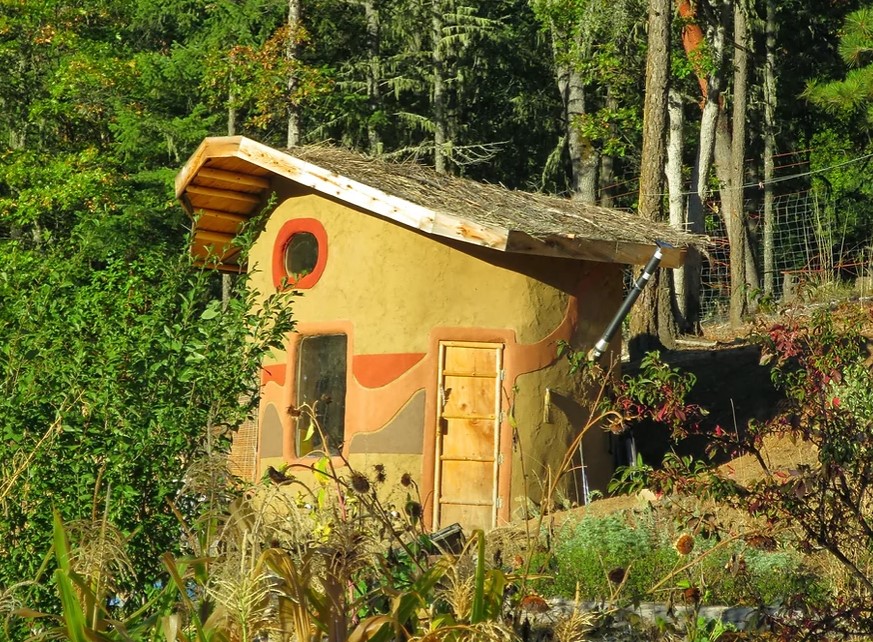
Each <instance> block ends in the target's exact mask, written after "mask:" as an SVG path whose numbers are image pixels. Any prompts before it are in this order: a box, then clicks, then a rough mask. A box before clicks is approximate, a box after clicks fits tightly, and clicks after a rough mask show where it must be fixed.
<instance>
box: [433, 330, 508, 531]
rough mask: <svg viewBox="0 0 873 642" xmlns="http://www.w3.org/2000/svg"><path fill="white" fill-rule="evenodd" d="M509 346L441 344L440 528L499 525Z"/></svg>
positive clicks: (437, 487)
mask: <svg viewBox="0 0 873 642" xmlns="http://www.w3.org/2000/svg"><path fill="white" fill-rule="evenodd" d="M502 369H503V345H502V344H496V343H467V342H455V341H444V342H441V343H440V358H439V381H438V386H439V387H438V390H439V395H438V397H439V399H438V402H437V403H438V407H437V421H438V425H437V431H436V432H437V437H436V438H437V443H436V471H435V481H436V484H435V491H436V501H435V502H434V524H435V525H436V527H437V528H440V527H443V526H448V525H449V524H454V523H455V522H459V523H460V524H461V525H462V526H463V527H464V528H465V529H468V530H469V529H474V528H484V529H488V528H492V527H493V526H494V525H495V523H496V517H497V507H498V495H497V471H498V467H499V465H500V458H499V452H500V444H499V436H500V403H501V395H500V390H501V372H502Z"/></svg>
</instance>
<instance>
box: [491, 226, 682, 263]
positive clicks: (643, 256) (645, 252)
mask: <svg viewBox="0 0 873 642" xmlns="http://www.w3.org/2000/svg"><path fill="white" fill-rule="evenodd" d="M656 249H657V246H656V245H655V244H654V243H652V244H648V243H629V242H625V241H601V240H597V239H588V238H581V237H575V238H571V237H568V236H561V235H557V234H556V235H553V236H550V237H548V238H546V239H543V240H540V239H536V238H533V237H532V236H530V235H529V234H526V233H524V232H510V234H509V242H508V243H507V247H506V251H507V252H515V253H518V254H537V255H540V256H554V257H558V258H569V259H582V260H586V261H600V262H605V263H625V264H628V265H645V264H646V263H648V261H649V259H650V258H652V255H653V254H654V253H655V250H656ZM661 254H662V255H663V257H662V258H661V267H665V268H677V267H681V266H682V265H683V264H684V263H685V256H686V254H687V250H686V249H685V248H675V247H662V248H661Z"/></svg>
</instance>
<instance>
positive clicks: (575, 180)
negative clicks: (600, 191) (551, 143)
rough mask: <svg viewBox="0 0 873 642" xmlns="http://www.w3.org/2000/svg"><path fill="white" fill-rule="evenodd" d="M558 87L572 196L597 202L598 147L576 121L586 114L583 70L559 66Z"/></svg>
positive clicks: (583, 200)
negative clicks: (568, 156) (568, 157)
mask: <svg viewBox="0 0 873 642" xmlns="http://www.w3.org/2000/svg"><path fill="white" fill-rule="evenodd" d="M558 89H559V90H560V92H561V97H562V99H563V102H564V121H565V123H566V128H567V151H568V152H569V154H570V171H571V187H572V190H573V198H574V199H578V200H580V201H582V202H583V203H596V202H597V150H596V149H595V148H594V145H592V144H591V141H590V140H588V139H587V138H586V137H584V136H583V135H582V131H581V129H580V127H579V121H580V119H581V118H582V117H583V116H584V115H585V82H584V80H583V78H582V74H581V73H580V72H579V71H578V70H577V69H574V68H573V66H572V65H570V66H565V67H564V68H563V69H560V70H559V72H558Z"/></svg>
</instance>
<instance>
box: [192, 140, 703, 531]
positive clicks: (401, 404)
mask: <svg viewBox="0 0 873 642" xmlns="http://www.w3.org/2000/svg"><path fill="white" fill-rule="evenodd" d="M176 191H177V196H178V197H179V198H180V199H181V201H182V203H183V204H184V206H185V208H186V210H187V211H188V212H189V213H191V214H192V215H194V214H197V217H196V224H195V235H194V239H195V240H194V245H193V247H192V252H194V253H195V255H197V256H198V257H200V258H201V259H203V260H204V261H206V260H207V258H208V257H210V256H212V257H215V256H217V257H220V258H219V265H218V267H219V268H221V269H224V270H248V271H249V272H250V274H251V276H252V278H253V283H254V285H255V286H256V287H257V288H258V290H259V291H262V292H264V293H267V292H270V291H275V289H276V288H278V287H282V286H283V283H288V282H290V283H292V284H293V287H294V288H295V289H296V290H299V291H300V292H302V296H300V297H299V298H298V299H297V300H296V301H295V304H294V305H295V318H296V319H297V332H295V333H294V334H293V335H291V336H289V337H288V340H287V345H286V349H285V350H284V351H283V352H282V353H281V354H276V355H274V358H273V360H271V361H270V362H269V363H265V364H264V367H263V374H262V383H263V389H262V400H261V404H260V410H259V416H258V421H257V422H256V423H255V424H254V425H253V427H251V428H250V429H248V430H249V432H248V433H246V432H241V433H240V434H239V435H238V437H237V443H236V446H235V451H234V452H235V455H234V456H235V457H237V458H238V459H239V463H241V464H244V465H245V466H247V467H248V470H249V472H250V474H251V475H252V477H253V478H259V477H260V476H261V475H263V474H264V471H265V470H266V469H267V467H268V466H274V467H276V468H279V466H281V465H285V464H295V463H303V464H306V463H307V462H311V461H312V453H315V452H327V453H330V454H333V455H339V454H342V455H343V456H344V458H345V459H346V460H348V461H349V462H350V464H351V465H352V466H353V467H355V468H356V469H358V470H361V471H362V472H366V471H368V470H372V467H373V466H374V465H377V464H379V465H381V466H383V467H384V469H385V470H386V471H387V474H388V476H389V479H388V481H389V483H391V482H397V481H398V480H399V478H400V476H401V475H402V474H404V473H406V474H408V475H409V476H410V477H411V479H412V480H413V481H414V482H415V483H416V484H417V486H418V488H419V490H420V492H421V496H422V498H423V500H424V515H425V519H426V521H427V523H428V524H429V525H430V526H432V527H433V528H439V527H441V526H445V525H448V524H452V523H454V522H460V523H461V524H462V525H463V526H465V527H468V528H473V527H483V528H491V527H494V526H496V525H498V524H501V523H505V522H507V521H509V520H510V519H512V517H513V515H514V514H518V512H519V511H518V510H517V509H520V508H523V507H524V505H525V503H526V502H527V501H528V499H531V500H533V501H538V500H539V498H540V495H541V492H542V484H543V481H542V480H545V479H547V478H548V475H549V474H550V471H551V472H554V471H555V470H556V469H557V467H558V465H559V463H560V461H561V458H562V457H563V456H564V453H565V452H566V450H567V448H568V446H569V445H570V443H571V442H572V441H573V438H574V436H575V435H576V434H577V432H578V430H579V428H580V427H581V426H582V425H583V424H584V422H585V420H586V414H585V410H584V407H585V404H584V401H585V399H586V397H587V395H589V394H590V391H587V390H585V389H584V388H583V387H582V386H581V385H580V383H579V382H578V380H577V379H576V378H574V377H573V376H571V375H570V374H569V371H568V366H567V364H566V363H565V362H564V361H563V360H562V359H559V358H558V355H557V349H558V343H559V342H560V341H566V342H568V343H570V344H571V345H573V346H575V347H577V348H580V349H586V350H587V349H588V348H590V347H591V346H593V345H594V343H595V342H596V341H597V339H598V338H599V337H600V334H601V333H602V332H603V330H604V328H605V327H606V325H607V324H608V323H609V321H610V319H611V318H612V316H613V315H614V314H615V312H616V310H617V309H618V307H619V305H620V303H621V300H622V292H623V286H622V278H623V276H622V275H623V268H624V265H625V264H642V263H645V262H646V261H647V260H648V259H649V257H650V256H651V254H652V253H653V252H654V250H655V241H656V240H663V241H666V242H668V243H670V244H672V245H673V246H674V247H673V248H668V249H665V250H664V251H663V254H664V258H663V262H662V265H665V266H667V267H675V266H677V265H679V264H681V262H682V260H683V256H684V247H685V246H686V244H687V243H689V242H690V241H691V240H692V237H690V236H689V235H686V234H684V233H681V232H677V231H675V230H673V229H671V228H669V227H666V226H661V225H656V224H651V223H647V222H645V221H642V220H641V219H639V218H638V217H634V216H632V215H629V214H627V213H624V212H619V211H615V210H609V209H605V208H601V207H596V206H591V205H583V204H579V203H575V202H572V201H568V200H563V199H559V198H555V197H549V196H544V195H537V194H528V193H523V192H515V191H510V190H506V189H504V188H501V187H498V186H494V185H483V184H480V183H475V182H473V181H469V180H465V179H460V178H457V177H451V176H444V175H438V174H436V173H434V172H433V171H431V170H429V169H426V168H423V167H421V166H418V165H413V164H392V163H386V162H381V161H378V160H374V159H368V158H364V157H362V156H359V155H357V154H353V153H350V152H345V151H341V150H338V149H335V148H329V147H313V148H300V149H295V150H292V151H281V150H276V149H272V148H270V147H267V146H264V145H261V144H259V143H256V142H254V141H252V140H249V139H246V138H241V137H225V138H209V139H206V140H205V141H204V142H203V143H202V144H201V146H200V147H199V149H198V150H197V151H196V152H195V153H194V155H193V156H192V157H191V159H190V160H189V161H188V163H187V164H186V165H185V167H184V168H183V169H182V171H181V172H180V173H179V175H178V177H177V179H176ZM270 196H274V200H273V202H274V203H275V206H274V209H273V210H272V212H271V213H270V214H269V217H268V218H267V220H266V223H265V225H264V227H263V229H262V230H261V232H260V234H259V236H258V238H257V240H256V241H255V244H254V246H253V248H252V250H251V252H250V255H249V257H248V264H247V265H241V264H240V261H239V258H238V256H236V255H235V254H234V250H233V248H232V247H231V245H230V241H231V239H232V238H233V235H234V234H235V233H236V231H237V229H238V227H239V226H240V225H241V224H242V223H243V222H244V221H245V220H247V219H248V218H249V217H251V216H252V215H253V214H254V213H255V212H257V211H259V210H260V209H261V208H262V207H263V205H264V204H265V203H266V202H267V199H268V198H269V197H270ZM613 348H617V346H613ZM304 406H305V407H307V408H309V409H311V411H312V412H313V413H314V415H315V416H316V417H317V419H318V422H319V425H320V426H321V429H322V433H323V435H324V440H322V438H321V436H320V435H319V434H318V433H315V434H311V433H312V431H307V426H306V425H305V423H306V420H305V415H306V413H304V415H303V416H301V415H300V413H299V411H298V409H299V408H301V407H304ZM307 433H310V434H307ZM323 441H324V443H323ZM609 447H610V444H609V440H608V438H607V436H606V434H605V433H603V432H602V431H599V430H598V431H590V432H589V433H588V434H587V435H586V437H585V439H584V442H583V447H582V449H581V456H582V457H584V468H581V467H579V468H578V470H577V472H576V473H575V474H572V475H570V476H568V479H567V485H566V488H565V491H566V492H568V493H569V494H571V495H581V493H582V486H583V484H587V485H589V486H590V487H591V488H603V487H604V486H605V484H606V482H607V480H608V478H609V476H610V474H611V472H612V468H613V463H612V462H613V459H612V455H611V454H610V452H609ZM576 457H577V459H576V462H577V463H579V459H578V457H579V455H578V454H577V455H576ZM338 461H339V460H338ZM582 470H584V473H585V474H584V478H583V476H582V475H581V473H580V471H582Z"/></svg>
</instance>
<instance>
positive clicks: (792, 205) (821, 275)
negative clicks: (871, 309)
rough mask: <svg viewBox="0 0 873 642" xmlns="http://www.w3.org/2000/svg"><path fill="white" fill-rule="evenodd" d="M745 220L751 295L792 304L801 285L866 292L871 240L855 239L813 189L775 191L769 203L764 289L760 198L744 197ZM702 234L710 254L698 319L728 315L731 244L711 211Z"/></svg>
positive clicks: (703, 271) (704, 270) (703, 272)
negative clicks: (768, 280)
mask: <svg viewBox="0 0 873 642" xmlns="http://www.w3.org/2000/svg"><path fill="white" fill-rule="evenodd" d="M746 215H747V219H748V221H749V226H748V227H749V231H750V234H749V237H750V249H751V254H752V257H753V264H752V266H751V267H752V269H753V270H754V271H755V272H756V276H757V279H756V281H757V282H758V284H759V285H758V286H757V287H754V286H753V287H752V291H751V292H750V293H749V294H750V295H751V297H752V299H756V298H757V299H758V300H764V299H765V298H766V299H769V300H770V302H772V303H776V302H780V301H781V302H785V303H788V302H791V301H792V300H793V299H794V298H796V297H797V296H799V295H800V293H801V291H802V290H803V289H809V288H820V287H822V286H826V285H830V286H833V285H836V284H840V285H841V286H845V287H847V288H848V287H855V288H858V289H859V290H860V293H861V294H866V293H869V290H871V289H873V288H871V287H870V285H871V279H870V272H871V270H870V267H871V258H873V256H871V247H873V246H871V243H873V239H866V240H864V241H858V240H856V239H855V240H853V239H850V238H849V236H848V234H847V228H848V223H847V220H846V218H845V217H843V218H842V220H841V217H839V216H836V213H835V212H834V208H833V204H832V203H830V202H828V201H827V200H826V199H823V198H822V197H820V196H818V195H817V194H816V192H815V191H814V190H812V189H804V190H800V191H794V192H787V193H783V194H779V195H776V196H775V197H774V204H773V264H772V272H773V274H772V279H773V281H772V282H773V291H772V292H770V293H765V292H764V290H763V286H762V285H761V284H762V283H763V281H764V274H763V270H764V261H763V249H764V239H763V236H764V220H763V205H762V203H761V202H760V201H759V200H752V199H749V200H747V201H746ZM706 233H707V234H708V235H709V236H710V238H711V240H712V246H711V249H710V251H709V256H708V257H705V258H704V260H703V265H702V268H701V293H700V306H701V318H702V319H704V320H712V319H717V318H722V317H725V316H727V311H728V305H729V299H730V247H729V244H728V238H727V232H726V229H725V225H724V220H723V219H722V217H721V216H720V215H718V214H717V213H712V214H711V215H710V216H709V217H707V220H706Z"/></svg>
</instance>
